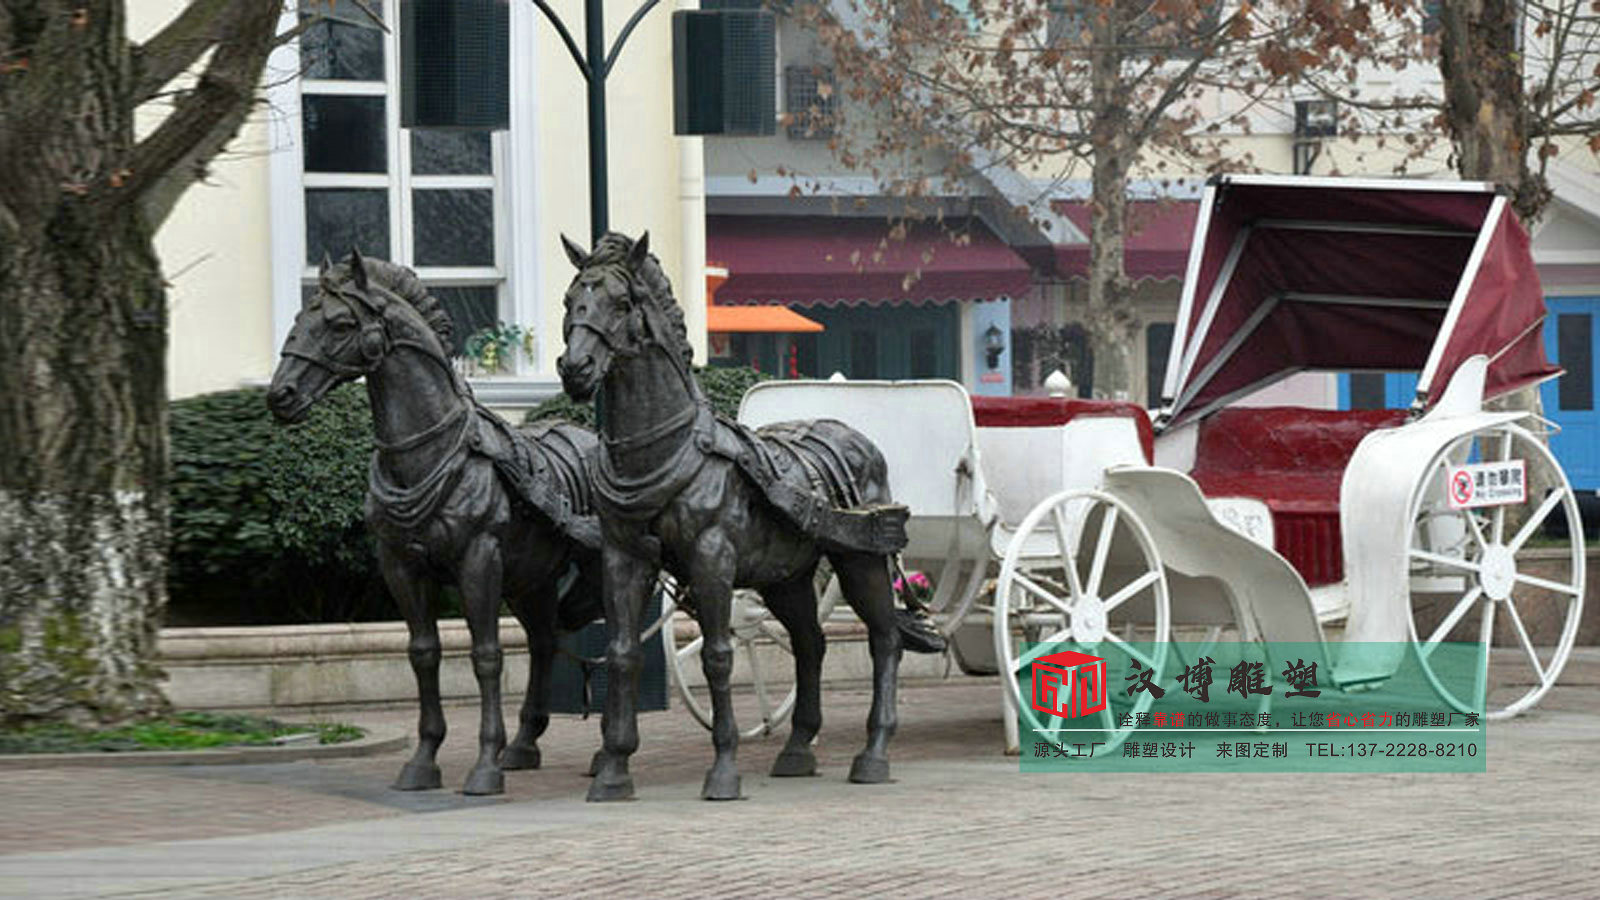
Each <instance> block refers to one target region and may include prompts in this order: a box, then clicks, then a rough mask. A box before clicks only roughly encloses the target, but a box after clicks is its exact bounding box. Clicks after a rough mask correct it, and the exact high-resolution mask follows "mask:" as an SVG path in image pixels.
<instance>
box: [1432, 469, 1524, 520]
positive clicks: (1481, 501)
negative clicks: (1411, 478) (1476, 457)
mask: <svg viewBox="0 0 1600 900" xmlns="http://www.w3.org/2000/svg"><path fill="white" fill-rule="evenodd" d="M1526 476H1527V467H1526V464H1525V462H1524V461H1523V460H1520V459H1508V460H1506V461H1505V462H1493V463H1470V464H1467V465H1460V466H1451V467H1450V480H1449V483H1448V484H1449V488H1448V490H1447V491H1446V493H1448V494H1449V496H1450V508H1451V509H1476V508H1478V507H1481V506H1505V505H1508V504H1513V503H1526V502H1527V500H1528V484H1527V477H1526Z"/></svg>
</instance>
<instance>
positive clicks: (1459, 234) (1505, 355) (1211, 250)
mask: <svg viewBox="0 0 1600 900" xmlns="http://www.w3.org/2000/svg"><path fill="white" fill-rule="evenodd" d="M1544 315H1545V310H1544V298H1543V293H1542V291H1541V289H1540V287H1539V278H1538V275H1537V273H1536V272H1535V271H1534V265H1533V258H1532V256H1531V254H1530V253H1529V250H1528V236H1527V233H1526V232H1525V231H1523V229H1522V226H1521V225H1520V224H1519V223H1518V222H1517V220H1516V216H1515V215H1514V214H1513V213H1512V212H1511V210H1510V208H1509V207H1508V206H1507V204H1506V202H1505V200H1504V198H1502V197H1499V196H1498V195H1496V193H1495V192H1494V190H1493V189H1492V188H1491V187H1490V186H1487V185H1483V184H1477V183H1461V182H1431V181H1425V182H1412V181H1398V180H1396V181H1375V180H1365V181H1363V180H1353V179H1337V178H1289V177H1281V176H1254V177H1251V176H1230V177H1224V178H1221V179H1218V180H1217V181H1215V182H1213V183H1212V184H1211V185H1210V186H1208V187H1207V189H1206V194H1205V196H1204V198H1203V199H1202V200H1201V208H1200V224H1199V227H1198V230H1197V232H1196V234H1195V240H1194V246H1193V250H1192V252H1191V254H1190V257H1189V261H1188V272H1187V277H1186V279H1185V282H1184V289H1183V295H1182V299H1181V300H1180V306H1179V313H1178V318H1179V328H1178V334H1177V335H1176V336H1175V338H1174V340H1173V345H1172V355H1171V357H1170V358H1169V362H1168V368H1167V382H1166V385H1165V387H1164V390H1163V392H1162V393H1163V398H1164V400H1163V403H1164V405H1165V406H1166V410H1165V417H1166V419H1167V420H1169V421H1175V420H1178V419H1182V418H1187V417H1191V416H1195V415H1203V414H1204V413H1206V412H1208V411H1209V410H1211V409H1215V408H1217V407H1219V406H1222V405H1225V404H1226V403H1228V402H1229V401H1231V400H1233V399H1235V398H1237V397H1239V396H1241V395H1243V394H1246V393H1249V392H1251V391H1254V390H1257V389H1259V388H1261V387H1264V386H1265V385H1268V384H1271V383H1272V382H1274V381H1277V380H1279V379H1281V378H1283V377H1285V376H1287V375H1290V374H1292V373H1294V372H1297V371H1301V370H1306V369H1323V370H1326V369H1333V370H1346V371H1362V370H1369V371H1392V370H1410V371H1420V372H1421V373H1422V374H1421V377H1420V378H1419V380H1418V384H1417V394H1418V396H1417V402H1418V403H1419V404H1420V405H1421V407H1423V408H1426V407H1427V406H1429V405H1431V404H1432V403H1433V401H1434V400H1436V399H1437V398H1438V396H1439V394H1440V393H1441V392H1442V391H1443V390H1444V388H1445V386H1446V385H1448V384H1449V382H1450V378H1451V376H1453V375H1454V374H1455V371H1456V369H1457V368H1458V367H1459V366H1460V365H1461V363H1462V362H1464V361H1465V360H1466V359H1467V358H1468V357H1470V356H1473V355H1475V354H1480V353H1481V354H1485V355H1487V356H1488V357H1489V358H1490V360H1491V363H1490V366H1489V375H1488V384H1487V386H1486V392H1487V393H1488V395H1489V396H1498V395H1500V394H1504V393H1508V392H1510V391H1512V390H1516V389H1517V388H1520V387H1523V386H1525V385H1528V384H1532V383H1535V382H1538V381H1543V380H1544V379H1547V378H1551V377H1553V376H1555V375H1557V374H1559V373H1560V369H1558V368H1557V367H1555V366H1552V365H1551V364H1550V363H1549V362H1548V361H1547V360H1546V359H1545V357H1544V346H1543V344H1542V342H1541V340H1540V334H1539V325H1540V323H1541V322H1542V321H1543V320H1544Z"/></svg>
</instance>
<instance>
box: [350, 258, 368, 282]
mask: <svg viewBox="0 0 1600 900" xmlns="http://www.w3.org/2000/svg"><path fill="white" fill-rule="evenodd" d="M350 278H351V280H353V281H354V282H355V283H356V288H357V289H358V290H362V291H365V290H366V289H367V264H366V262H364V261H363V260H362V259H361V251H360V250H357V249H356V248H354V247H351V248H350Z"/></svg>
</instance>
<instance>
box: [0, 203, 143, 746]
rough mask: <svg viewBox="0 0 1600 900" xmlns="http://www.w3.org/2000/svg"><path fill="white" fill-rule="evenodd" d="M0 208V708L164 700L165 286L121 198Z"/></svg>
mask: <svg viewBox="0 0 1600 900" xmlns="http://www.w3.org/2000/svg"><path fill="white" fill-rule="evenodd" d="M61 197H62V199H61V201H60V202H59V203H57V204H56V205H55V207H54V208H53V209H51V210H49V211H48V213H47V214H46V217H45V218H44V219H43V220H42V221H27V220H19V221H16V222H15V223H7V222H0V384H4V385H7V386H8V388H7V390H5V391H3V392H0V446H3V447H5V448H6V449H5V455H4V457H3V465H0V722H6V721H9V722H16V721H19V720H26V719H36V718H47V717H51V718H59V717H67V718H77V719H90V718H98V719H100V720H102V721H110V720H117V719H122V718H127V717H130V716H137V715H140V714H144V713H148V712H151V711H154V710H157V709H159V708H161V707H162V706H164V704H165V700H164V698H163V696H162V694H161V691H160V688H159V686H158V680H159V672H158V671H157V670H156V668H155V666H154V662H153V659H154V653H155V637H156V629H157V627H158V625H159V623H160V620H161V611H162V608H163V606H164V604H165V601H166V563H165V550H166V532H167V526H166V522H167V516H166V502H167V498H166V470H167V451H166V424H167V422H166V420H167V397H166V369H165V365H166V358H165V357H166V300H165V292H164V285H163V282H162V279H161V274H160V268H159V265H158V263H157V261H156V256H155V252H154V248H153V246H152V244H151V235H150V233H149V232H148V230H147V229H146V228H144V227H143V225H142V223H141V222H140V221H139V220H138V213H137V211H136V207H135V206H133V205H132V204H124V205H121V206H120V207H119V208H116V209H111V210H108V209H107V208H106V207H104V206H101V205H96V204H93V203H91V202H88V201H85V200H83V199H81V198H78V197H75V196H73V195H72V194H70V193H66V192H63V193H62V194H61Z"/></svg>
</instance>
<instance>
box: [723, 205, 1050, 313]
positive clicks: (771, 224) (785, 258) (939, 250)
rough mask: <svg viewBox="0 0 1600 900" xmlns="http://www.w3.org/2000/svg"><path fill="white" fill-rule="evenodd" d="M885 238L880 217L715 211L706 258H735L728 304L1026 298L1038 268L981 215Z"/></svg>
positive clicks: (729, 262)
mask: <svg viewBox="0 0 1600 900" xmlns="http://www.w3.org/2000/svg"><path fill="white" fill-rule="evenodd" d="M947 224H948V228H949V229H950V231H951V232H953V233H954V234H955V235H956V236H955V237H954V238H953V237H952V235H951V234H947V233H946V232H945V230H944V229H941V228H940V227H938V226H936V225H933V224H931V223H929V224H923V225H917V226H913V227H912V228H911V229H910V233H909V234H908V235H907V236H906V238H905V239H904V240H885V236H886V235H887V234H888V231H889V228H888V225H887V224H886V223H885V222H884V220H883V219H882V218H871V217H865V218H847V217H829V216H711V217H709V218H708V219H707V221H706V226H707V227H706V259H707V260H708V261H710V262H712V263H714V264H716V265H722V266H727V268H728V280H727V282H725V283H724V284H723V285H722V287H721V288H719V289H718V290H717V303H718V305H723V306H732V305H736V304H750V303H781V304H785V305H790V306H809V305H822V306H837V305H841V304H842V305H850V306H854V305H858V304H879V303H889V304H893V303H943V302H945V301H949V300H988V299H993V298H996V297H1020V296H1022V295H1023V294H1025V293H1027V291H1028V289H1029V288H1030V287H1031V286H1032V284H1033V272H1032V270H1031V269H1030V268H1029V267H1028V264H1027V263H1026V262H1024V261H1023V260H1022V258H1021V257H1019V256H1017V254H1016V253H1015V252H1013V251H1012V249H1011V248H1010V247H1008V246H1006V245H1005V244H1004V243H1003V242H1002V241H1001V240H1000V239H999V238H997V237H995V236H994V234H993V233H992V232H991V231H989V229H988V228H987V227H985V226H984V225H983V224H982V223H981V222H978V221H977V220H966V221H962V222H950V223H947Z"/></svg>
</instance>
